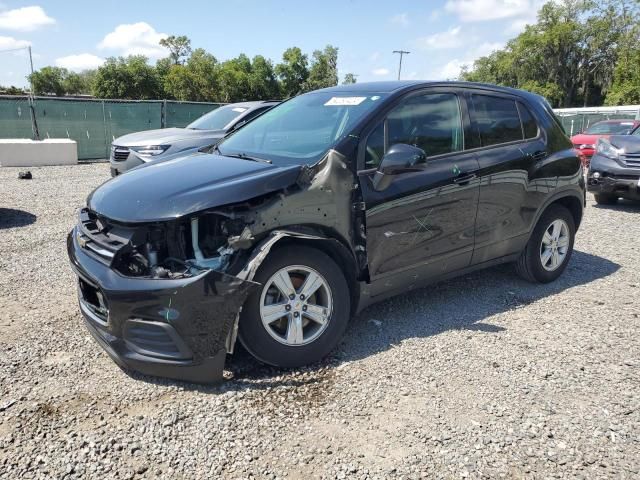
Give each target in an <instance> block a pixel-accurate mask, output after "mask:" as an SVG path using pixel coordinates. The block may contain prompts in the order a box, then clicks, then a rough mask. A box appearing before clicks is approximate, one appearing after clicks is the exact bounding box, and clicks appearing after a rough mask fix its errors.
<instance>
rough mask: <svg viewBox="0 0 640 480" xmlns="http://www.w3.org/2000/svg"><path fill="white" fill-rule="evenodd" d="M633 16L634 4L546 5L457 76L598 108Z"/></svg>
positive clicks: (604, 0)
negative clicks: (534, 19)
mask: <svg viewBox="0 0 640 480" xmlns="http://www.w3.org/2000/svg"><path fill="white" fill-rule="evenodd" d="M637 12H638V2H636V1H635V0H600V1H595V0H562V1H550V2H548V3H546V4H545V5H543V6H542V8H541V9H540V11H539V12H538V19H537V22H536V24H535V25H530V26H527V27H526V28H525V30H524V31H523V32H522V33H521V34H520V35H518V36H517V37H515V38H514V39H512V40H510V41H509V42H508V43H507V45H506V46H505V48H503V49H501V50H498V51H496V52H493V53H492V54H490V55H488V56H485V57H481V58H479V59H477V60H476V61H475V62H474V65H473V68H472V69H470V70H469V69H464V70H463V71H462V72H461V75H460V76H461V78H463V79H464V80H469V81H482V82H489V83H496V84H499V85H506V86H511V87H517V88H525V89H529V90H531V91H533V92H536V93H540V94H542V95H545V96H547V98H548V99H549V100H550V101H551V102H552V105H554V106H564V107H569V106H586V105H591V104H601V103H602V99H603V98H604V95H605V94H606V92H607V90H608V89H609V87H610V86H611V84H612V81H613V76H614V70H615V69H616V67H615V66H616V63H617V61H618V57H619V55H620V53H621V52H622V51H623V49H622V48H621V45H622V43H621V39H622V38H623V37H624V35H625V32H628V31H629V29H630V27H631V26H632V25H634V24H637V22H638V13H637Z"/></svg>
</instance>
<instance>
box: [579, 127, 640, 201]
mask: <svg viewBox="0 0 640 480" xmlns="http://www.w3.org/2000/svg"><path fill="white" fill-rule="evenodd" d="M587 185H588V187H587V188H588V190H589V191H590V192H592V193H593V194H594V196H595V199H596V202H598V203H599V204H602V205H612V204H614V203H616V202H617V201H618V199H619V198H626V199H628V200H640V128H636V129H635V130H634V131H633V133H632V134H631V135H613V136H611V137H609V138H608V139H604V138H601V139H600V140H598V143H597V145H596V153H595V155H594V156H593V158H592V159H591V168H590V169H589V176H588V179H587Z"/></svg>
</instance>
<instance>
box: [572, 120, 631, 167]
mask: <svg viewBox="0 0 640 480" xmlns="http://www.w3.org/2000/svg"><path fill="white" fill-rule="evenodd" d="M638 126H640V120H634V119H632V118H630V119H622V120H620V119H618V120H603V121H601V122H597V123H594V124H593V125H591V126H590V127H588V128H587V129H586V130H585V131H584V132H580V133H577V134H576V135H574V136H573V137H571V142H572V143H573V146H574V147H575V148H576V149H577V150H578V151H579V152H580V153H581V154H582V155H583V157H584V163H585V166H589V162H590V160H591V157H592V156H593V154H594V153H595V150H596V143H597V142H598V139H599V138H606V137H608V136H609V135H629V134H630V133H631V132H633V131H634V130H635V129H636V128H637V127H638Z"/></svg>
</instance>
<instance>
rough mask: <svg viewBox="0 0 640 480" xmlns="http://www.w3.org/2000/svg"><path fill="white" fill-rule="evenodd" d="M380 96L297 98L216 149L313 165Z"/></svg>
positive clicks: (332, 94)
mask: <svg viewBox="0 0 640 480" xmlns="http://www.w3.org/2000/svg"><path fill="white" fill-rule="evenodd" d="M384 96H385V95H384V94H381V93H373V94H371V93H369V94H367V93H362V92H358V93H357V94H354V93H353V92H318V93H308V94H306V95H301V96H299V97H296V98H294V99H292V100H289V101H288V102H285V103H283V104H281V105H278V106H277V107H274V108H272V109H271V110H269V111H268V112H266V113H264V114H262V115H261V116H260V117H258V118H257V119H256V120H254V121H253V122H251V123H249V124H247V125H246V126H245V127H243V128H241V129H240V130H238V131H237V132H236V133H234V134H233V135H231V136H230V137H228V138H227V139H226V140H224V141H223V142H222V143H221V144H219V147H218V150H219V151H220V153H221V154H222V155H234V154H236V155H237V154H245V155H248V156H255V157H260V158H265V159H268V160H271V161H274V162H278V161H281V162H284V163H313V162H315V161H317V160H319V159H320V158H322V156H323V155H324V154H325V153H326V152H327V150H328V149H329V148H331V147H332V146H333V145H335V144H336V143H337V142H338V141H339V140H341V139H342V138H344V137H346V136H347V135H348V134H349V133H350V132H351V129H352V128H353V127H354V126H355V124H356V122H357V121H358V120H360V119H361V118H362V117H363V116H364V115H365V114H366V113H367V112H369V111H371V110H373V109H374V108H375V107H376V105H378V104H380V102H381V101H382V99H383V98H384Z"/></svg>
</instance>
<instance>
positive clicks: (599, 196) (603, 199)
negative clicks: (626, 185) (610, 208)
mask: <svg viewBox="0 0 640 480" xmlns="http://www.w3.org/2000/svg"><path fill="white" fill-rule="evenodd" d="M594 197H595V199H596V203H597V204H598V205H615V204H616V203H618V197H616V196H615V195H611V194H608V193H596V194H595V195H594Z"/></svg>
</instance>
